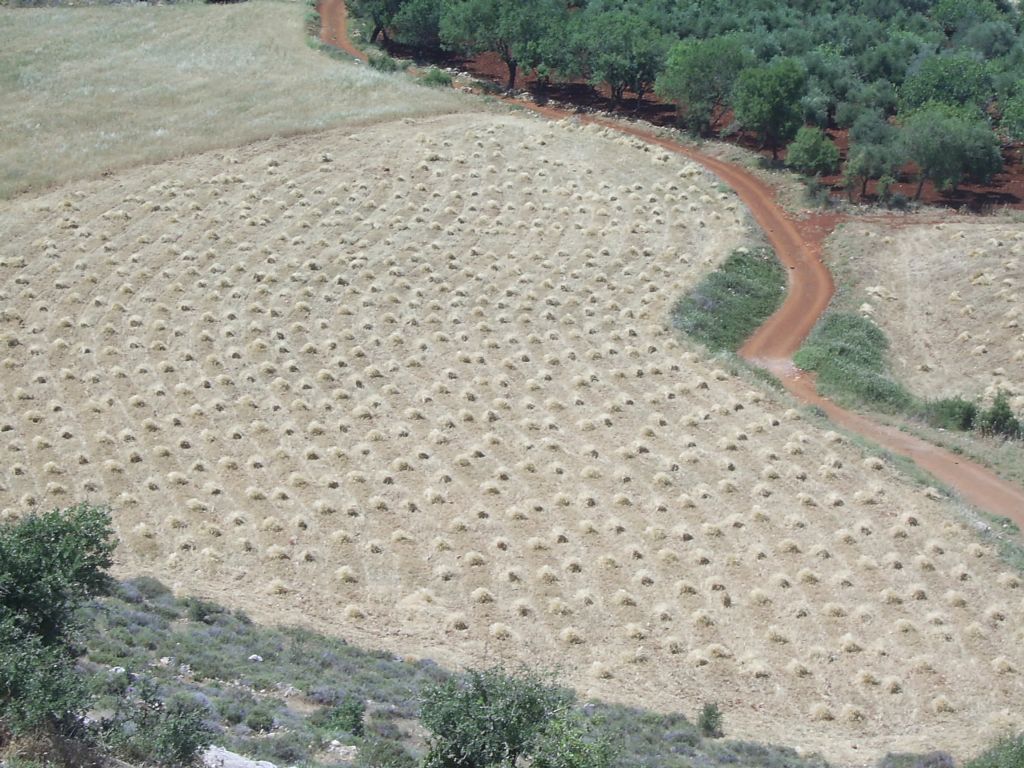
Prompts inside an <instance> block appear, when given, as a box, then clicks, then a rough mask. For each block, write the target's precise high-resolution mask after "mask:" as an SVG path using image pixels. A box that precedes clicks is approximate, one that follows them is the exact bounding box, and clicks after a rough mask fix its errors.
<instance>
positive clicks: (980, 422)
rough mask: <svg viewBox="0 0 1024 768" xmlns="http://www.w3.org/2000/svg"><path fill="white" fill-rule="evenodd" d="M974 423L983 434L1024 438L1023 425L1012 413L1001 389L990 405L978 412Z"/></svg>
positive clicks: (1008, 401)
mask: <svg viewBox="0 0 1024 768" xmlns="http://www.w3.org/2000/svg"><path fill="white" fill-rule="evenodd" d="M974 425H975V427H976V428H977V429H978V431H979V432H981V433H982V434H983V435H999V436H1002V437H1008V438H1011V439H1021V438H1024V425H1022V424H1021V422H1020V419H1018V418H1017V417H1016V416H1015V415H1014V413H1013V410H1011V408H1010V399H1009V397H1007V395H1006V392H1004V391H1003V390H999V393H998V394H997V395H996V399H995V400H994V401H993V403H992V405H991V407H989V408H987V409H985V410H982V411H979V412H978V415H977V417H976V418H975V421H974Z"/></svg>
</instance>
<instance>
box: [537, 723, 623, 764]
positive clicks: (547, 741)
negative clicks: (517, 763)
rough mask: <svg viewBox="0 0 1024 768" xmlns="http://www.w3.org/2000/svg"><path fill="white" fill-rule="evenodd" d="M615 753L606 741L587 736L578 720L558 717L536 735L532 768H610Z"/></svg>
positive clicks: (587, 732) (546, 724)
mask: <svg viewBox="0 0 1024 768" xmlns="http://www.w3.org/2000/svg"><path fill="white" fill-rule="evenodd" d="M613 758H614V752H613V750H612V747H611V744H610V743H609V741H608V739H607V738H601V737H596V736H594V735H593V734H591V733H590V728H589V724H588V723H587V722H586V721H585V720H583V719H581V718H580V717H578V716H576V717H572V716H565V715H562V716H558V717H554V718H552V719H550V720H548V721H547V722H546V723H545V724H544V726H543V727H542V728H541V729H540V732H539V733H538V734H537V739H536V742H535V744H534V747H533V755H532V762H531V766H532V767H533V768H609V766H611V764H612V760H613Z"/></svg>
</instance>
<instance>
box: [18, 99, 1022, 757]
mask: <svg viewBox="0 0 1024 768" xmlns="http://www.w3.org/2000/svg"><path fill="white" fill-rule="evenodd" d="M0 229H3V231H5V232H6V233H7V237H6V238H5V240H4V242H3V243H2V244H0V306H2V310H0V344H2V346H0V349H2V355H3V359H2V360H0V385H2V386H0V449H2V450H3V455H4V456H5V457H6V461H5V462H4V464H3V465H0V466H2V469H0V514H2V515H3V516H4V517H6V518H11V517H16V516H17V515H19V514H21V513H22V512H23V511H24V510H29V509H33V508H47V507H51V506H57V505H64V504H67V503H69V502H71V501H74V500H78V499H82V498H89V499H91V500H94V501H109V502H110V503H111V504H112V505H113V507H114V509H115V515H116V521H117V525H118V528H119V533H120V535H121V538H122V541H123V544H122V548H121V549H120V550H119V552H120V556H121V562H120V564H119V569H120V572H121V573H122V574H134V573H140V572H145V573H152V574H153V575H156V576H158V577H160V578H162V579H165V580H167V581H168V582H171V583H174V584H175V585H176V586H177V588H179V589H181V590H183V591H187V592H194V593H198V594H204V595H207V596H211V597H216V598H217V599H218V600H219V601H221V602H223V603H225V604H229V605H232V606H238V607H244V608H246V609H248V610H249V611H251V612H252V613H253V615H254V617H255V618H257V619H262V620H268V621H274V622H279V621H296V622H303V623H308V624H311V625H315V626H317V627H318V628H320V629H325V630H328V631H332V632H336V633H339V634H342V635H343V636H345V637H348V638H351V639H353V640H355V641H358V642H360V643H362V644H366V645H372V646H377V647H384V648H388V649H390V650H393V651H395V652H397V653H401V654H408V655H417V656H427V657H433V658H436V659H438V660H439V661H441V662H443V663H446V664H450V665H461V664H470V663H484V662H491V661H495V660H497V659H505V660H521V661H528V662H531V663H542V664H548V665H556V666H558V667H560V668H561V669H562V670H564V673H565V676H566V678H567V680H568V681H570V682H572V683H573V684H575V685H576V686H577V687H578V688H579V689H580V690H581V691H582V692H584V693H586V694H591V695H596V696H602V697H605V698H608V699H612V700H619V701H626V702H630V703H634V704H642V705H644V706H649V707H653V708H657V709H683V710H685V711H687V712H688V713H690V714H692V713H693V712H694V711H695V710H696V709H697V707H698V706H699V703H700V702H703V701H707V700H717V701H719V702H720V703H721V704H722V707H723V710H724V712H725V718H726V728H727V731H728V732H729V734H730V735H731V736H735V737H743V738H754V739H761V740H768V741H773V742H779V743H786V744H791V745H794V746H798V747H802V748H806V749H813V750H820V751H822V752H824V753H825V754H826V755H828V756H829V757H831V758H832V759H834V760H837V761H839V762H841V763H843V764H866V763H869V762H872V761H873V760H874V759H875V758H877V757H878V756H879V755H880V754H882V753H883V752H885V751H889V750H892V751H896V750H908V749H928V748H945V749H950V750H952V751H954V752H955V753H957V754H959V755H966V754H967V753H969V752H971V751H974V750H977V749H978V748H980V747H981V746H982V745H984V744H985V743H987V742H988V741H989V740H990V739H991V738H992V736H993V735H995V734H997V733H999V732H1002V730H1003V729H1004V728H1006V727H1007V726H1010V725H1015V726H1017V727H1020V726H1021V725H1022V724H1024V723H1022V722H1021V715H1020V713H1021V712H1022V711H1024V684H1022V680H1021V674H1020V672H1019V670H1021V669H1022V668H1024V650H1022V648H1024V646H1022V643H1021V641H1022V640H1024V616H1022V609H1024V595H1022V590H1021V588H1020V587H1021V578H1020V576H1019V575H1017V574H1015V573H1011V572H1010V569H1009V567H1008V566H1006V565H1005V564H1004V563H1002V562H1001V561H1000V560H999V559H998V557H997V555H996V554H995V552H994V551H993V550H991V549H990V548H987V547H985V546H982V545H980V544H979V543H977V542H976V540H975V539H974V537H972V536H971V535H970V534H969V533H968V532H967V531H966V530H965V529H966V526H965V525H963V524H961V523H959V522H957V520H958V519H959V518H958V517H956V516H955V515H954V508H953V505H952V504H951V503H949V502H948V501H945V500H943V499H941V497H940V496H939V495H938V494H935V493H933V492H929V491H927V490H926V489H924V488H922V487H921V486H918V485H914V484H912V483H910V482H908V481H907V480H906V479H905V478H903V477H902V476H901V475H899V474H898V473H897V472H895V471H894V470H893V469H892V468H891V467H890V466H888V465H887V464H886V463H885V462H883V461H881V460H879V459H876V458H866V457H865V456H864V455H863V454H862V452H861V451H860V450H859V449H858V448H856V447H855V446H853V445H850V444H849V443H848V442H847V441H846V440H845V439H844V438H842V437H841V436H840V435H837V434H835V433H831V432H826V431H823V430H821V429H818V428H816V427H815V426H814V425H813V424H811V423H809V422H807V421H805V420H804V419H802V418H801V417H800V414H799V413H798V412H796V411H793V410H790V409H788V406H787V405H786V404H784V403H782V402H779V401H777V400H774V399H773V396H770V395H767V394H765V393H764V392H762V391H759V390H757V389H754V388H752V385H750V384H749V383H747V382H745V381H744V380H742V379H739V378H737V377H735V376H733V375H730V374H729V373H728V372H727V371H725V370H722V364H721V363H720V362H717V361H715V360H713V359H711V360H709V359H705V358H704V357H703V356H702V355H700V354H699V353H697V352H695V351H694V350H693V349H691V348H689V347H688V346H687V345H686V343H685V342H681V341H680V340H678V339H677V337H676V336H675V335H674V334H673V332H672V331H671V330H670V328H669V312H670V308H671V306H672V304H673V302H674V301H675V300H676V299H677V298H678V297H679V296H680V295H681V294H682V292H683V291H684V290H685V289H686V288H688V287H690V286H692V285H693V284H695V283H696V282H697V281H698V280H699V279H700V278H701V277H702V276H703V275H704V274H706V273H707V272H708V271H709V269H711V268H712V267H714V266H715V265H716V264H718V263H719V262H720V261H721V260H722V259H723V258H725V256H726V255H727V254H728V253H729V252H730V251H731V250H732V249H734V248H736V247H740V246H743V245H752V244H753V243H754V241H753V239H752V234H751V232H750V230H749V226H748V222H747V219H746V214H745V213H744V211H743V209H742V207H741V206H739V205H738V203H737V201H736V199H735V197H734V196H733V195H731V194H727V193H720V192H719V191H718V184H717V182H716V181H715V180H714V179H712V178H710V177H708V176H707V175H706V174H705V173H704V172H702V171H701V170H700V169H699V168H698V167H697V166H696V165H694V164H693V163H691V162H688V161H686V160H684V159H681V158H679V157H675V156H670V155H668V154H664V153H662V152H661V151H658V150H654V151H649V149H648V148H646V147H642V146H639V145H638V144H637V142H635V141H633V140H629V139H625V138H621V137H614V136H612V135H609V134H608V133H607V132H606V131H604V130H603V129H600V128H596V127H595V128H586V129H580V128H578V127H576V126H573V125H571V124H550V123H545V122H542V121H540V120H537V119H533V118H524V117H517V116H505V117H496V116H485V115H460V116H448V117H440V118H432V119H427V120H418V121H416V122H412V121H395V122H391V123H387V124H382V125H376V126H373V127H371V128H366V129H361V130H357V131H356V132H354V133H348V132H340V131H335V132H330V133H325V134H321V135H317V136H305V137H301V138H297V139H295V140H292V141H288V142H284V141H273V142H266V143H262V144H255V145H252V146H249V147H246V148H244V149H240V150H234V151H232V152H230V153H221V152H218V153H211V154H207V155H202V156H198V157H195V158H191V159H187V160H182V161H178V162H175V163H172V164H167V165H164V166H159V167H150V168H139V169H135V170H131V171H126V172H124V173H121V174H119V175H118V176H117V177H115V178H113V179H109V180H101V181H96V182H89V183H84V184H80V185H75V186H69V187H65V188H63V189H60V190H57V191H55V192H52V193H49V194H46V195H43V196H41V197H38V198H32V199H29V198H26V197H23V198H21V199H18V200H16V201H13V202H8V203H4V204H2V205H0Z"/></svg>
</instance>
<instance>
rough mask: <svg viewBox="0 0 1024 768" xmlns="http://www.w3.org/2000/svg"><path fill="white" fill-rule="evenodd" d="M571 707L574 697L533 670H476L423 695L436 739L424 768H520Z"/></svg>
mask: <svg viewBox="0 0 1024 768" xmlns="http://www.w3.org/2000/svg"><path fill="white" fill-rule="evenodd" d="M571 701H572V695H571V694H570V693H568V692H567V691H564V690H561V689H559V688H556V687H555V686H553V685H551V684H550V681H549V680H548V679H546V678H545V677H542V676H541V675H539V674H537V673H535V672H530V671H527V670H521V671H519V672H516V673H514V674H509V673H508V672H506V671H505V670H504V669H502V668H501V667H494V668H492V669H487V670H482V671H481V670H473V671H470V672H468V673H467V674H466V675H465V676H463V677H461V678H452V679H449V680H446V681H444V682H442V683H439V684H437V685H434V686H432V687H430V688H428V689H427V690H426V691H425V692H424V694H423V704H422V710H421V714H420V719H421V722H422V723H423V725H424V726H425V727H426V728H427V729H428V730H430V731H431V733H432V736H431V739H430V750H429V752H428V754H427V757H426V760H425V762H424V765H425V766H427V767H428V768H459V767H460V766H467V765H470V766H474V767H475V768H485V766H494V765H515V763H516V761H517V760H518V759H519V758H520V757H526V756H529V755H531V754H532V753H533V752H534V746H535V742H536V740H537V738H538V735H539V734H540V732H541V730H542V729H543V728H544V727H545V726H546V725H547V724H548V722H549V721H550V720H552V719H554V718H555V717H556V716H558V713H559V712H561V711H562V710H564V709H566V708H567V706H568V705H569V704H570V703H571Z"/></svg>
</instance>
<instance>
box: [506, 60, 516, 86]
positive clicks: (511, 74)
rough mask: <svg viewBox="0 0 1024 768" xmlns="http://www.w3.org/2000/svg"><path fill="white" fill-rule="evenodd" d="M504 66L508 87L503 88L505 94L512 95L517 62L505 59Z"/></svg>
mask: <svg viewBox="0 0 1024 768" xmlns="http://www.w3.org/2000/svg"><path fill="white" fill-rule="evenodd" d="M505 66H507V67H508V85H506V86H505V93H512V91H514V90H515V87H516V70H517V69H519V62H517V61H516V60H515V59H506V60H505Z"/></svg>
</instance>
